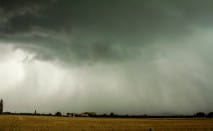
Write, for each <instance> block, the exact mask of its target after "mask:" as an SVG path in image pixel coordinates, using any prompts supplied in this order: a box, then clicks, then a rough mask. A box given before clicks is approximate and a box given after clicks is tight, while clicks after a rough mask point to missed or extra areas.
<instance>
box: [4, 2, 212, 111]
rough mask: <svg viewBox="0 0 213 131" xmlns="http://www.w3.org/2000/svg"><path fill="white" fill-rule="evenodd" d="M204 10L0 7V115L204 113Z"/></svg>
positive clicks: (208, 89)
mask: <svg viewBox="0 0 213 131" xmlns="http://www.w3.org/2000/svg"><path fill="white" fill-rule="evenodd" d="M212 14H213V1H212V0H0V97H1V98H3V99H4V102H5V108H4V111H11V112H15V111H16V112H34V110H35V109H36V110H37V112H45V113H47V112H52V113H54V112H56V111H61V112H83V111H94V112H98V113H109V112H114V113H119V114H144V113H147V114H165V113H176V114H192V113H195V112H197V111H204V112H210V111H213V68H212V67H213V58H212V55H213V53H212V49H213V37H212V36H213V15H212Z"/></svg>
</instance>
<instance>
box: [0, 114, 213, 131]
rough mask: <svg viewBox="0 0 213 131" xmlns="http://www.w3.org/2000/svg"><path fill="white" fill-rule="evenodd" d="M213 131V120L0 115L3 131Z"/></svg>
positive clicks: (0, 128) (0, 126) (0, 125)
mask: <svg viewBox="0 0 213 131" xmlns="http://www.w3.org/2000/svg"><path fill="white" fill-rule="evenodd" d="M96 130H97V131H120V130H121V131H131V130H132V131H143V130H144V131H155V130H160V131H169V130H171V131H173V130H181V131H182V130H183V131H184V130H185V131H194V130H196V131H198V130H205V131H213V119H188V118H187V119H178V118H177V119H175V118H174V119H166V118H163V119H160V118H159V119H154V118H149V119H121V118H115V119H113V118H79V117H77V118H75V117H74V118H73V117H53V116H17V115H0V131H96Z"/></svg>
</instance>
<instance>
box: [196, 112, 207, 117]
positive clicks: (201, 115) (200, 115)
mask: <svg viewBox="0 0 213 131" xmlns="http://www.w3.org/2000/svg"><path fill="white" fill-rule="evenodd" d="M205 116H206V114H205V113H204V112H198V113H196V114H195V117H205Z"/></svg>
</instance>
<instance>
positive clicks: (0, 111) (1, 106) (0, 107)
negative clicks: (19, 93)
mask: <svg viewBox="0 0 213 131" xmlns="http://www.w3.org/2000/svg"><path fill="white" fill-rule="evenodd" d="M2 113H3V100H2V99H1V101H0V114H2Z"/></svg>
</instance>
